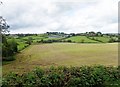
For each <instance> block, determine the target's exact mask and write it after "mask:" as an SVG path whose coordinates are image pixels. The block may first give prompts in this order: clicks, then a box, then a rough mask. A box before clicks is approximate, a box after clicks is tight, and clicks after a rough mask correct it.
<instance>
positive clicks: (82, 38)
mask: <svg viewBox="0 0 120 87" xmlns="http://www.w3.org/2000/svg"><path fill="white" fill-rule="evenodd" d="M66 40H71V41H72V42H83V43H99V42H98V41H95V40H91V39H89V38H87V37H86V36H73V37H70V38H67V39H66Z"/></svg>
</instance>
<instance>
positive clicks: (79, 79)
mask: <svg viewBox="0 0 120 87" xmlns="http://www.w3.org/2000/svg"><path fill="white" fill-rule="evenodd" d="M2 83H3V84H2V87H11V86H12V87H21V86H22V87H97V86H98V87H109V86H120V71H119V69H118V67H105V66H100V65H99V66H82V67H69V68H68V67H63V66H60V67H56V68H55V67H53V66H52V67H51V68H49V69H42V68H36V69H35V70H33V72H29V73H26V74H22V75H19V74H15V73H10V74H8V75H6V76H4V78H3V82H2Z"/></svg>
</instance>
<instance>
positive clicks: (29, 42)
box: [27, 37, 32, 45]
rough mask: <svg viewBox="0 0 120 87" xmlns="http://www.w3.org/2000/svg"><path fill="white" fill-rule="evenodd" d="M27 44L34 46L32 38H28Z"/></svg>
mask: <svg viewBox="0 0 120 87" xmlns="http://www.w3.org/2000/svg"><path fill="white" fill-rule="evenodd" d="M27 43H28V44H29V45H31V44H32V37H29V38H28V40H27Z"/></svg>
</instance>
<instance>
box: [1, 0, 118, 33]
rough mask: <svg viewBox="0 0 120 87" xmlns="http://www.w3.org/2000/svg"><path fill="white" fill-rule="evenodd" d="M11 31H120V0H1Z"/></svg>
mask: <svg viewBox="0 0 120 87" xmlns="http://www.w3.org/2000/svg"><path fill="white" fill-rule="evenodd" d="M0 1H3V5H1V6H0V15H2V16H3V17H4V18H5V19H6V20H7V23H8V24H9V25H10V33H44V32H66V33H71V32H73V33H81V32H88V31H95V32H97V31H100V32H103V33H117V32H118V1H119V0H0Z"/></svg>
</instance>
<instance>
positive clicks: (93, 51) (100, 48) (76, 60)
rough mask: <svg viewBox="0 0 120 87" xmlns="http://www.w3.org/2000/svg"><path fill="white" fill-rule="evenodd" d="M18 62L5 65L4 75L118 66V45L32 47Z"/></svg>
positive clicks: (46, 45)
mask: <svg viewBox="0 0 120 87" xmlns="http://www.w3.org/2000/svg"><path fill="white" fill-rule="evenodd" d="M15 57H16V60H14V61H10V62H8V63H7V64H5V65H3V73H4V74H6V73H8V72H10V71H14V72H17V73H24V72H29V71H31V70H33V68H34V67H39V66H41V67H43V68H46V67H49V66H52V65H53V66H67V67H69V66H82V65H95V64H100V65H105V66H117V65H118V44H117V43H106V44H105V43H104V44H103V43H101V44H87V43H86V44H79V43H52V44H38V45H30V46H29V47H28V48H26V49H24V50H22V51H21V52H20V53H18V54H17V55H16V56H15Z"/></svg>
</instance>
